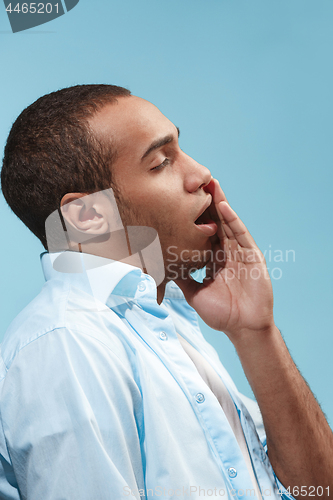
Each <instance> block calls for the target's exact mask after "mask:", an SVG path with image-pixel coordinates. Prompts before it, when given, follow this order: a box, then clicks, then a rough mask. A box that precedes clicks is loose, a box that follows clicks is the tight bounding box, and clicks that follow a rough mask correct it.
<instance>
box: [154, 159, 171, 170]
mask: <svg viewBox="0 0 333 500" xmlns="http://www.w3.org/2000/svg"><path fill="white" fill-rule="evenodd" d="M169 163H170V158H165V160H164V161H162V163H161V164H160V165H157V167H154V168H152V169H151V170H161V169H162V168H163V167H166V166H167V165H169Z"/></svg>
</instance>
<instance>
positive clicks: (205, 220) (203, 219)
mask: <svg viewBox="0 0 333 500" xmlns="http://www.w3.org/2000/svg"><path fill="white" fill-rule="evenodd" d="M210 222H213V221H212V218H211V215H210V213H209V207H208V208H206V210H205V211H204V212H203V213H202V214H201V215H199V217H198V218H197V219H196V220H195V221H194V224H195V225H196V226H199V225H200V224H209V223H210Z"/></svg>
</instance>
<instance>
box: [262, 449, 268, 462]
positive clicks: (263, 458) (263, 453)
mask: <svg viewBox="0 0 333 500" xmlns="http://www.w3.org/2000/svg"><path fill="white" fill-rule="evenodd" d="M266 457H267V455H266V452H265V450H263V449H261V450H260V458H261V461H262V462H265V460H266Z"/></svg>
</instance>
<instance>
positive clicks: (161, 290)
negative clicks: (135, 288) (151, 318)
mask: <svg viewBox="0 0 333 500" xmlns="http://www.w3.org/2000/svg"><path fill="white" fill-rule="evenodd" d="M165 285H166V283H164V282H163V283H161V284H160V285H158V287H157V303H158V304H161V302H162V301H163V299H164V294H165Z"/></svg>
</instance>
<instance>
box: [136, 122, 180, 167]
mask: <svg viewBox="0 0 333 500" xmlns="http://www.w3.org/2000/svg"><path fill="white" fill-rule="evenodd" d="M176 129H177V133H178V137H179V135H180V130H179V128H178V127H176ZM173 140H174V136H173V135H171V134H169V135H166V136H165V137H162V139H157V140H156V141H154V142H152V143H151V145H150V146H149V148H148V149H147V151H146V152H145V153H144V155H143V156H142V158H141V161H142V160H144V159H145V158H146V157H147V156H148V155H149V154H150V153H151V152H152V151H155V149H158V148H161V147H163V146H165V145H166V144H169V143H170V142H172V141H173Z"/></svg>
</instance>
